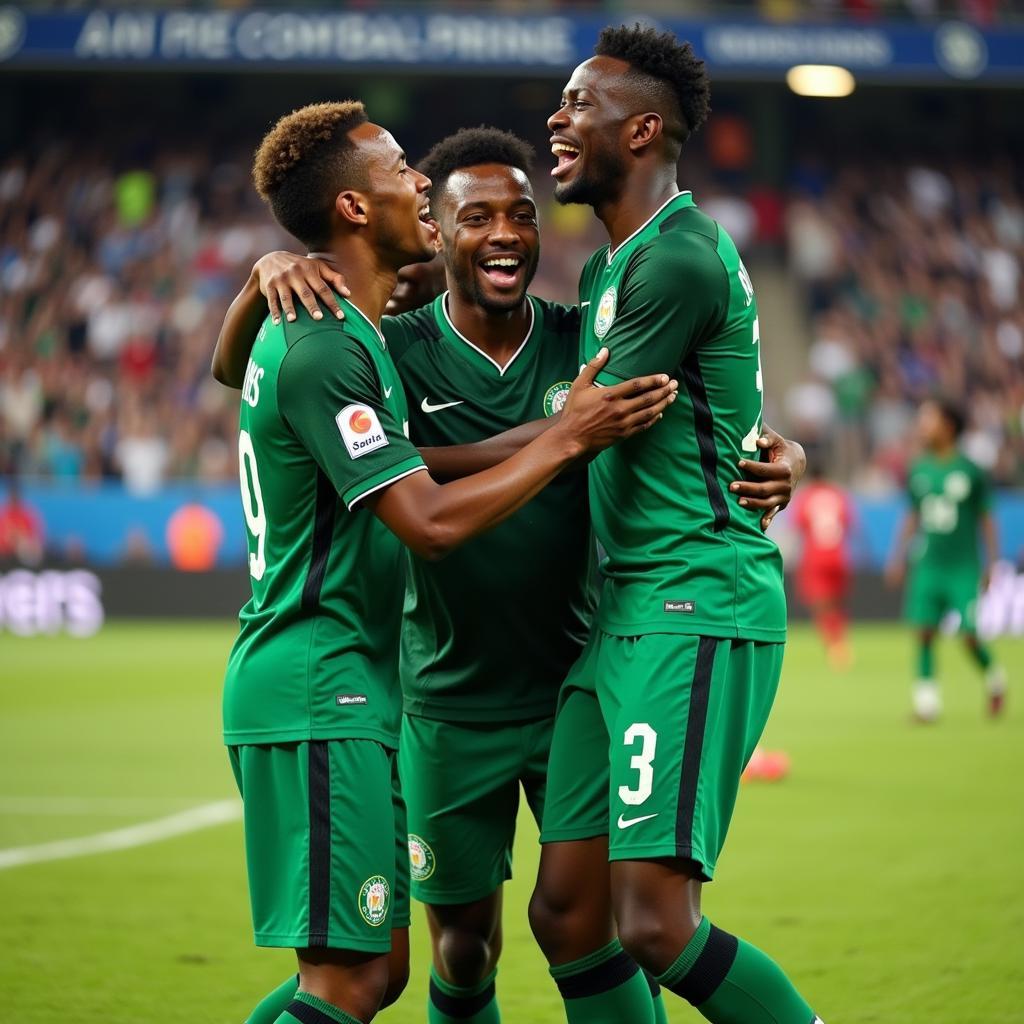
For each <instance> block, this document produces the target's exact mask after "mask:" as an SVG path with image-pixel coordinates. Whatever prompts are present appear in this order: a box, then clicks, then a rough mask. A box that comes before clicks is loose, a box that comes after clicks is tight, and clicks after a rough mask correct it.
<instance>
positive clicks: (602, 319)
mask: <svg viewBox="0 0 1024 1024" xmlns="http://www.w3.org/2000/svg"><path fill="white" fill-rule="evenodd" d="M617 298H618V296H617V295H616V292H615V286H614V285H612V286H611V288H609V289H608V290H607V291H606V292H605V293H604V295H602V296H601V301H600V302H599V303H598V306H597V313H595V314H594V333H595V334H596V335H597V336H598V337H599V338H603V337H604V336H605V335H606V334H607V333H608V332H609V331H610V330H611V327H612V321H613V320H614V319H615V303H616V301H617Z"/></svg>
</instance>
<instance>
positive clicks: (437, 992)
mask: <svg viewBox="0 0 1024 1024" xmlns="http://www.w3.org/2000/svg"><path fill="white" fill-rule="evenodd" d="M497 973H498V972H497V971H491V973H490V974H489V975H488V976H487V977H486V978H484V980H483V981H481V982H480V984H479V985H474V986H473V987H472V988H459V986H458V985H452V984H450V983H449V982H447V981H445V980H444V978H442V977H441V976H440V975H439V974H438V973H437V971H435V970H434V968H433V967H431V968H430V995H429V996H428V997H427V1020H428V1022H429V1024H500V1022H501V1014H500V1013H499V1011H498V1000H497V998H496V997H495V994H494V976H495V975H496V974H497Z"/></svg>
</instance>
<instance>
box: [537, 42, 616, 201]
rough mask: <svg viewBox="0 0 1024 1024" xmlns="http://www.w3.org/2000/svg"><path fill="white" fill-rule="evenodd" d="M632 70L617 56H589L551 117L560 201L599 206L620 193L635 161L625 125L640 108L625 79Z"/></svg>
mask: <svg viewBox="0 0 1024 1024" xmlns="http://www.w3.org/2000/svg"><path fill="white" fill-rule="evenodd" d="M627 70H628V65H627V64H626V63H624V62H623V61H621V60H617V59H616V58H614V57H591V59H590V60H588V61H584V63H582V64H581V65H580V66H579V67H578V68H576V70H575V71H574V72H573V73H572V77H571V78H570V79H569V81H568V83H567V84H566V86H565V89H564V90H563V92H562V102H561V105H560V106H559V108H558V110H556V111H555V113H553V114H552V115H551V117H549V118H548V128H549V129H550V130H551V152H552V153H553V154H554V157H555V160H556V161H557V163H556V165H555V167H554V168H553V169H552V171H551V176H552V177H553V178H554V179H555V199H557V200H558V202H560V203H585V204H587V205H589V206H599V205H600V204H601V203H604V202H608V201H610V200H613V199H615V198H616V197H617V196H618V195H619V193H620V191H621V189H622V183H623V181H624V179H625V177H626V173H627V169H628V166H629V165H628V155H629V147H628V145H627V140H626V138H625V131H624V126H625V124H626V121H627V120H628V118H629V117H630V116H631V115H632V114H633V113H635V111H633V110H632V109H631V102H630V98H629V96H628V92H627V90H626V89H625V88H624V83H623V75H624V73H625V72H626V71H627Z"/></svg>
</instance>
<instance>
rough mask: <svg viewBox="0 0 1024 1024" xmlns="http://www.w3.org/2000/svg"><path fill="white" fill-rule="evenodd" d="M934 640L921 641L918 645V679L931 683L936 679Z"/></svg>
mask: <svg viewBox="0 0 1024 1024" xmlns="http://www.w3.org/2000/svg"><path fill="white" fill-rule="evenodd" d="M934 647H935V641H934V640H928V641H925V640H919V641H918V644H917V678H918V679H919V680H920V681H921V682H926V681H927V682H930V681H931V680H932V679H934V678H935V658H934V655H933V651H934Z"/></svg>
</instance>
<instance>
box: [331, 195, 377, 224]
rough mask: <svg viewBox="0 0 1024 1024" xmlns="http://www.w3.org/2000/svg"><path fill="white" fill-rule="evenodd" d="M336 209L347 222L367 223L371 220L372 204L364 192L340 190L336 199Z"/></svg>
mask: <svg viewBox="0 0 1024 1024" xmlns="http://www.w3.org/2000/svg"><path fill="white" fill-rule="evenodd" d="M334 209H335V212H336V213H337V214H338V216H339V217H341V219H342V220H343V221H345V223H347V224H366V223H368V222H369V209H370V204H369V203H368V202H367V201H366V196H364V195H363V194H362V192H355V191H353V190H351V189H350V190H348V191H346V192H339V193H338V196H337V198H336V199H335V200H334Z"/></svg>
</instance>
